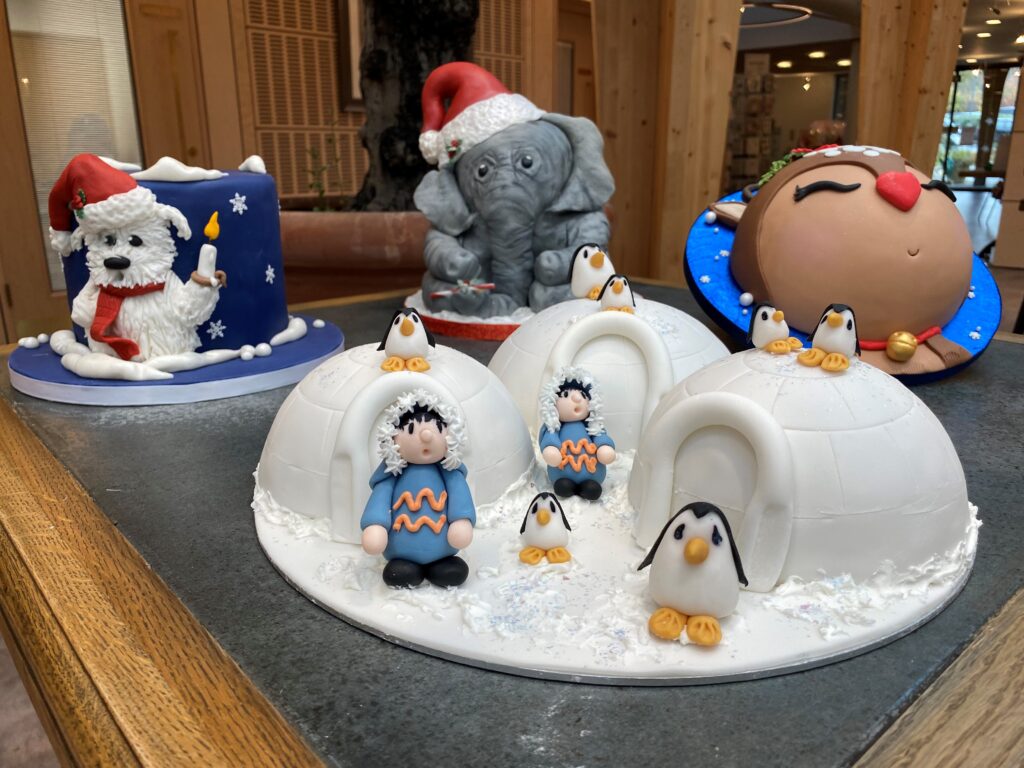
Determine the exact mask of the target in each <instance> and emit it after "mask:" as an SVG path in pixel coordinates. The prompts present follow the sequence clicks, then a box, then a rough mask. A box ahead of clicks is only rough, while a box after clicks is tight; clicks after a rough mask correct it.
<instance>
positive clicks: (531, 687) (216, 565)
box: [0, 286, 1024, 767]
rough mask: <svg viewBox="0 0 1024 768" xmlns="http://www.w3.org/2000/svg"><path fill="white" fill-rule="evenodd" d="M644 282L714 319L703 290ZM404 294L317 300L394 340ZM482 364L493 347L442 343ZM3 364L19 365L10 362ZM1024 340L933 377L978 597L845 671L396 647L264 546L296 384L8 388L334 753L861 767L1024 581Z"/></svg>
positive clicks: (202, 614) (355, 331)
mask: <svg viewBox="0 0 1024 768" xmlns="http://www.w3.org/2000/svg"><path fill="white" fill-rule="evenodd" d="M641 290H642V292H643V294H644V295H645V296H648V297H649V298H653V299H656V300H659V301H663V302H665V303H667V304H671V305H673V306H676V307H679V308H681V309H683V310H685V311H687V312H689V313H690V314H692V315H694V316H695V317H699V318H701V319H702V320H704V321H705V322H706V323H707V324H708V325H709V326H710V325H711V323H710V321H708V320H707V319H706V318H705V316H704V315H703V313H702V312H701V311H700V310H699V309H698V308H697V306H696V303H695V302H694V300H693V298H692V297H691V296H690V294H689V293H687V292H686V291H683V290H677V289H670V288H662V287H656V286H644V287H643V288H642V289H641ZM397 304H398V301H397V300H389V301H374V302H369V303H365V304H359V305H348V306H340V307H333V308H327V309H320V310H316V311H313V312H312V313H311V314H314V315H315V316H319V317H323V318H324V319H326V320H330V321H332V322H335V323H337V324H338V325H339V326H341V327H342V329H343V330H344V331H345V334H346V337H347V340H346V341H347V344H348V345H349V346H356V345H358V344H364V343H367V342H370V341H378V340H379V338H380V335H381V332H382V329H383V328H384V327H385V325H386V323H387V321H388V319H389V318H390V316H391V313H392V312H393V310H394V309H395V308H396V306H397ZM442 343H449V344H451V346H454V347H457V348H459V349H461V350H463V351H465V352H467V353H468V354H471V355H473V356H474V357H476V358H477V359H479V360H481V361H483V362H486V361H487V360H488V359H489V358H490V356H491V355H492V354H493V352H494V350H495V349H496V348H497V344H496V343H492V342H481V341H474V342H467V341H460V340H442ZM4 370H5V371H6V366H4ZM1022 380H1024V345H1018V344H1011V343H1006V342H999V341H996V342H994V343H993V344H992V346H991V348H990V349H989V350H988V351H987V352H986V354H985V355H984V356H983V357H982V358H981V359H980V360H978V361H977V362H976V363H975V364H974V365H972V366H971V367H969V368H968V369H967V370H965V371H964V372H962V373H960V374H959V375H957V376H955V377H954V378H952V379H949V380H946V381H943V382H939V383H935V384H930V385H925V386H922V387H918V388H916V392H917V394H918V395H919V396H920V397H921V398H922V399H923V400H924V401H925V402H926V403H927V404H928V405H929V406H930V407H931V408H932V410H933V411H934V412H935V413H936V414H937V415H938V417H939V418H940V419H941V420H942V423H943V424H944V425H945V427H946V429H947V430H948V431H949V433H950V435H951V436H952V439H953V442H954V444H955V445H956V448H957V451H958V452H959V454H960V459H961V461H962V462H963V465H964V470H965V472H966V475H967V486H968V490H969V495H970V498H971V500H972V501H973V502H974V503H975V504H977V505H978V506H979V507H980V515H981V517H982V519H983V521H984V525H983V527H982V529H981V533H980V541H979V546H978V554H977V560H976V565H975V569H974V572H973V574H972V576H971V578H970V581H969V582H968V584H967V586H966V588H965V589H964V591H963V593H962V594H961V595H960V596H959V597H958V598H957V599H956V600H955V601H954V602H953V603H952V604H951V605H950V607H949V608H947V609H946V610H945V611H944V612H943V613H941V614H940V615H939V616H938V617H937V618H935V619H934V620H933V621H931V622H929V623H928V624H926V625H924V626H923V627H921V628H920V629H918V630H917V631H916V632H914V633H912V634H911V635H909V636H907V637H905V638H902V639H900V640H897V641H896V642H894V643H892V644H890V645H888V646H886V647H884V648H881V649H878V650H875V651H873V652H871V653H868V654H865V655H863V656H859V657H856V658H853V659H849V660H847V661H843V662H840V663H837V664H833V665H830V666H827V667H823V668H819V669H815V670H810V671H804V672H799V673H795V674H790V675H785V676H781V677H775V678H770V679H765V680H758V681H752V682H742V683H729V684H719V685H708V686H700V687H675V688H642V687H602V686H593V685H578V684H571V683H563V682H551V681H541V680H532V679H526V678H520V677H515V676H511V675H507V674H502V673H499V672H490V671H485V670H480V669H474V668H470V667H466V666H462V665H460V664H456V663H453V662H449V661H443V660H440V659H436V658H432V657H429V656H425V655H423V654H420V653H418V652H416V651H412V650H408V649H405V648H400V647H397V646H395V645H391V644H389V643H387V642H386V641H384V640H381V639H379V638H377V637H373V636H371V635H369V634H366V633H364V632H362V631H360V630H358V629H355V628H353V627H351V626H349V625H348V624H346V623H345V622H343V621H341V620H339V619H337V618H335V617H333V616H331V615H329V614H328V613H326V612H324V611H322V610H321V609H319V608H317V607H316V606H314V605H313V604H312V603H311V602H309V601H308V600H306V599H305V598H304V597H302V596H301V595H300V594H299V593H298V592H296V591H295V590H293V589H292V588H291V587H290V586H289V585H288V584H287V583H285V581H284V579H283V578H282V577H281V576H280V575H279V574H278V573H277V571H276V570H275V569H274V568H273V567H272V566H271V564H270V563H269V561H268V560H267V559H266V557H265V556H264V554H263V552H262V550H261V549H260V547H259V544H258V542H257V539H256V534H255V529H254V526H253V516H252V511H251V510H250V508H249V502H250V500H251V497H252V472H253V469H254V468H255V467H256V463H257V461H258V460H259V455H260V451H261V449H262V446H263V441H264V439H265V437H266V435H267V431H268V430H269V428H270V424H271V422H272V421H273V419H274V415H275V414H276V412H277V409H278V407H279V406H280V404H281V402H282V401H283V400H284V398H285V396H286V395H287V393H288V390H287V389H278V390H274V391H271V392H265V393H261V394H256V395H250V396H247V397H240V398H235V399H232V400H220V401H214V402H207V403H199V404H195V405H188V406H167V407H146V408H90V407H80V406H69V405H60V404H54V403H47V402H43V401H39V400H34V399H32V398H29V397H26V396H23V395H21V394H19V393H17V392H13V391H12V390H11V388H10V385H9V382H8V381H7V379H6V373H4V374H3V380H2V382H0V393H2V395H3V396H4V397H6V398H8V399H9V400H10V401H11V402H12V404H13V406H14V408H15V410H16V411H17V413H18V414H19V416H20V417H21V418H22V419H23V420H24V421H25V422H26V423H27V424H28V425H29V426H30V427H31V428H32V429H33V430H34V431H35V432H36V433H37V434H38V435H39V436H40V437H41V439H42V440H43V441H44V443H45V444H46V445H47V446H48V447H49V449H50V450H51V451H52V452H53V453H54V454H55V455H56V456H57V457H58V458H59V459H60V460H61V461H62V462H63V463H64V464H65V465H66V466H67V467H68V468H69V469H70V471H71V472H72V473H73V474H74V475H75V476H76V477H77V478H78V480H79V481H80V482H81V483H82V484H83V485H84V487H85V488H86V490H87V491H88V492H89V493H90V494H91V495H92V496H93V498H94V499H95V500H96V501H97V503H98V506H99V507H100V508H101V509H103V511H104V512H105V513H106V514H107V515H109V516H110V518H111V520H113V521H114V523H116V525H117V526H118V528H119V530H120V531H121V532H122V533H123V534H124V535H125V536H126V537H127V538H128V539H129V541H131V543H132V544H133V545H134V546H135V547H136V548H137V549H138V551H139V552H140V553H141V554H142V556H143V557H144V558H145V559H146V560H147V561H148V562H149V564H150V565H151V566H152V568H153V569H154V570H155V571H156V572H157V573H158V574H159V575H160V576H161V577H162V578H163V579H164V580H165V581H166V582H167V583H168V584H169V585H170V587H171V588H172V589H173V590H174V591H175V592H176V593H177V595H178V597H179V598H180V599H181V600H182V601H183V602H184V604H185V605H186V606H187V607H188V608H189V610H191V611H192V612H193V613H194V614H195V616H196V617H197V618H198V619H199V620H200V621H201V622H202V623H203V625H205V626H206V628H207V629H208V630H209V631H210V632H211V633H212V635H213V636H214V637H215V638H216V639H217V641H218V642H219V643H220V644H221V645H222V646H223V647H224V648H225V650H226V651H227V652H228V653H230V654H231V656H233V657H234V659H235V660H236V661H237V662H238V664H239V665H240V666H241V667H242V669H243V670H244V671H245V672H246V674H248V675H249V676H250V677H251V678H252V679H253V680H254V681H255V683H256V684H257V685H258V686H259V687H260V688H261V689H262V690H263V692H264V693H265V695H266V696H267V697H268V698H269V699H270V701H271V702H272V703H273V704H274V705H275V706H276V707H278V709H280V711H281V712H282V713H283V714H284V715H285V717H286V718H288V719H289V720H290V721H291V722H292V723H293V724H294V725H295V727H296V728H297V729H298V731H299V732H300V733H301V734H303V736H304V737H305V738H306V739H308V741H309V742H310V744H311V745H312V746H313V748H314V749H316V750H317V751H318V752H319V753H320V754H321V755H322V756H323V758H324V759H325V760H326V761H327V762H328V763H330V764H336V765H346V766H348V765H352V766H366V765H385V764H390V765H399V766H401V765H407V764H421V765H422V764H441V765H460V766H461V765H484V764H486V765H488V766H496V765H514V766H519V767H526V766H625V765H670V764H672V765H675V764H690V765H709V764H718V765H759V766H770V765H785V766H797V765H800V766H802V765H814V766H820V765H846V764H849V763H851V762H853V761H855V760H856V759H857V757H858V756H859V755H860V754H862V753H863V751H864V750H865V749H866V748H867V747H868V746H869V745H870V744H871V743H872V741H874V739H875V738H876V737H877V736H878V734H879V733H881V732H882V731H883V730H884V729H885V728H886V727H888V726H889V725H890V723H891V722H892V721H893V720H894V719H895V718H896V717H897V716H898V714H899V713H900V712H901V711H902V710H903V709H904V708H905V707H906V706H907V705H908V704H909V703H910V702H912V701H913V700H914V698H916V696H917V695H918V694H919V693H920V692H921V691H922V690H923V689H924V688H925V687H926V686H927V685H928V684H929V683H930V682H931V681H932V680H933V679H934V678H935V677H936V676H937V675H938V674H939V673H940V672H941V671H942V670H943V669H944V668H945V667H946V666H947V665H948V664H949V663H950V662H951V661H952V660H953V659H954V658H955V657H956V655H957V654H958V653H959V652H960V651H961V650H962V648H963V647H964V646H965V645H966V644H967V643H968V642H969V640H970V639H971V636H972V635H973V634H974V633H975V632H976V631H977V629H978V628H979V627H980V626H981V625H982V624H983V623H984V622H985V620H986V619H987V618H989V617H990V616H991V615H992V614H993V613H994V612H995V611H997V610H998V609H999V608H1000V607H1001V606H1002V605H1003V604H1004V603H1005V602H1006V601H1007V600H1008V599H1009V598H1010V596H1011V595H1013V593H1014V592H1016V591H1017V590H1018V589H1019V588H1020V587H1021V585H1022V583H1024V558H1021V557H1020V554H1019V553H1020V552H1021V551H1024V518H1022V515H1021V514H1020V513H1021V510H1022V504H1021V498H1022V497H1024V473H1022V466H1024V441H1022V438H1021V430H1022V426H1024V391H1022V385H1021V382H1022Z"/></svg>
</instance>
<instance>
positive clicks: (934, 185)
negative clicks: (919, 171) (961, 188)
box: [921, 179, 956, 203]
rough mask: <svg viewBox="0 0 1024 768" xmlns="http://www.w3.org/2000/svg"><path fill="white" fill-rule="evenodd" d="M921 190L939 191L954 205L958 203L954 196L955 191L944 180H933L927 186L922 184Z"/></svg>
mask: <svg viewBox="0 0 1024 768" xmlns="http://www.w3.org/2000/svg"><path fill="white" fill-rule="evenodd" d="M921 189H937V190H939V191H940V192H941V193H942V194H944V195H945V196H946V197H948V198H949V199H950V200H952V201H953V202H954V203H955V202H956V195H954V194H953V190H952V189H950V188H949V185H948V184H946V182H944V181H942V179H932V180H931V181H929V182H928V183H927V184H922V185H921Z"/></svg>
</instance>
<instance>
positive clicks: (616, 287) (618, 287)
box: [612, 280, 622, 295]
mask: <svg viewBox="0 0 1024 768" xmlns="http://www.w3.org/2000/svg"><path fill="white" fill-rule="evenodd" d="M612 293H614V294H616V295H618V294H620V293H622V283H621V282H620V281H619V280H616V281H615V282H614V283H612Z"/></svg>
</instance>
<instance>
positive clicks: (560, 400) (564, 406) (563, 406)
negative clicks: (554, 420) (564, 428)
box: [555, 389, 590, 423]
mask: <svg viewBox="0 0 1024 768" xmlns="http://www.w3.org/2000/svg"><path fill="white" fill-rule="evenodd" d="M555 410H556V411H558V420H559V421H561V422H563V423H567V422H570V421H583V420H584V419H585V418H587V417H588V416H589V415H590V400H589V399H588V398H587V396H586V395H585V394H583V393H582V392H581V391H580V390H578V389H569V390H562V392H559V394H558V396H557V397H556V398H555Z"/></svg>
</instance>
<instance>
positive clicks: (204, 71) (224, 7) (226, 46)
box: [192, 0, 251, 169]
mask: <svg viewBox="0 0 1024 768" xmlns="http://www.w3.org/2000/svg"><path fill="white" fill-rule="evenodd" d="M192 1H193V8H194V11H195V17H196V37H197V38H198V41H199V60H200V75H201V77H202V80H201V82H202V89H203V93H202V95H203V103H204V105H205V107H206V115H207V118H208V120H207V125H208V127H209V131H210V137H209V139H210V164H211V165H212V167H214V168H228V169H230V168H237V167H238V165H239V164H240V163H241V162H242V160H244V159H245V158H246V157H247V156H248V155H249V154H251V153H248V152H246V151H245V150H244V149H243V148H242V125H241V120H240V118H239V113H240V108H239V95H238V90H239V89H238V76H237V74H236V71H235V68H236V64H235V48H234V41H233V39H232V29H231V9H230V7H229V2H228V0H201V1H200V0H192ZM237 34H239V35H244V34H245V30H244V28H243V29H239V30H237Z"/></svg>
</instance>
